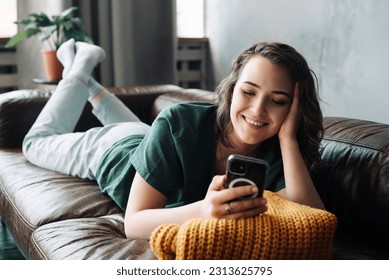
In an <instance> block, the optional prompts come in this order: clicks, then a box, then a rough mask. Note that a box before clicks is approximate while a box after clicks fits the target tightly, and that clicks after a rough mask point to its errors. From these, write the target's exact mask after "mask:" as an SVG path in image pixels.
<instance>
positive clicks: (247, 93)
mask: <svg viewBox="0 0 389 280" xmlns="http://www.w3.org/2000/svg"><path fill="white" fill-rule="evenodd" d="M242 93H243V94H244V95H247V96H254V95H255V93H253V92H251V91H247V90H242Z"/></svg>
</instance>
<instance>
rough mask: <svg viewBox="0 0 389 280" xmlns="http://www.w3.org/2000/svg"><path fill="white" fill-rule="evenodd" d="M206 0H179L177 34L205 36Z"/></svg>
mask: <svg viewBox="0 0 389 280" xmlns="http://www.w3.org/2000/svg"><path fill="white" fill-rule="evenodd" d="M204 33H205V32H204V0H177V36H178V37H180V38H202V37H204V35H205V34H204Z"/></svg>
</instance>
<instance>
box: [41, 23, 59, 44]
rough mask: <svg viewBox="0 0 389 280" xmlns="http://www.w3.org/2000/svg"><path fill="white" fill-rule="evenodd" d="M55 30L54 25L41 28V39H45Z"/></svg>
mask: <svg viewBox="0 0 389 280" xmlns="http://www.w3.org/2000/svg"><path fill="white" fill-rule="evenodd" d="M56 30H57V27H56V26H55V25H51V26H47V27H45V28H42V30H41V35H40V37H41V40H42V41H45V40H47V39H49V38H50V36H51V35H53V33H54V32H55V31H56Z"/></svg>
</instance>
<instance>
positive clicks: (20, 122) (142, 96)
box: [0, 85, 182, 148]
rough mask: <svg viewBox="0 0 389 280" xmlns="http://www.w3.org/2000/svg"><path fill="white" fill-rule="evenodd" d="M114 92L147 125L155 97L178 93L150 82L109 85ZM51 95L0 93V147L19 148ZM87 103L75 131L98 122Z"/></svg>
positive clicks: (27, 91) (168, 86) (44, 93)
mask: <svg viewBox="0 0 389 280" xmlns="http://www.w3.org/2000/svg"><path fill="white" fill-rule="evenodd" d="M108 90H109V91H111V92H112V93H114V94H116V95H117V96H118V97H119V99H121V100H122V101H123V102H124V104H125V105H126V106H128V107H129V108H130V109H131V110H132V111H133V112H134V113H135V114H136V115H137V116H138V117H139V118H140V119H141V120H142V121H144V122H146V123H148V124H150V123H151V121H152V118H151V108H152V105H153V102H154V100H155V99H156V98H157V97H158V96H159V95H162V94H166V93H171V92H179V91H181V90H182V89H181V88H180V87H178V86H175V85H152V86H132V87H112V88H108ZM51 94H52V90H42V89H40V90H30V89H27V90H16V91H12V92H8V93H4V94H0V148H15V147H20V146H21V143H22V141H23V138H24V136H25V135H26V133H27V132H28V130H29V129H30V128H31V126H32V124H33V123H34V121H35V119H36V118H37V117H38V115H39V113H40V111H41V110H42V109H43V107H44V106H45V104H46V103H47V101H48V100H49V98H50V96H51ZM91 111H92V107H91V105H90V104H89V103H87V104H86V106H85V108H84V111H83V113H82V115H81V117H80V121H79V122H78V124H77V126H76V128H75V131H85V130H87V129H89V128H91V127H95V126H101V123H100V122H99V121H98V120H97V119H96V117H95V116H94V115H93V114H92V113H91Z"/></svg>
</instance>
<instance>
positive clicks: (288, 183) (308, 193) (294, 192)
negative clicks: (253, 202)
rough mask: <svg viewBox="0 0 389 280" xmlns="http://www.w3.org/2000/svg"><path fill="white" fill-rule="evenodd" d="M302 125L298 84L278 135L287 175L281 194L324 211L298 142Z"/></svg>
mask: <svg viewBox="0 0 389 280" xmlns="http://www.w3.org/2000/svg"><path fill="white" fill-rule="evenodd" d="M300 123H301V112H300V104H299V88H298V84H297V83H296V86H295V91H294V96H293V101H292V105H291V108H290V111H289V113H288V116H287V117H286V119H285V121H284V123H283V125H282V127H281V129H280V131H279V133H278V138H279V140H280V147H281V153H282V160H283V166H284V175H285V188H284V189H282V190H281V191H280V192H279V193H280V194H281V195H282V196H284V197H285V198H287V199H289V200H291V201H294V202H298V203H301V204H305V205H308V206H311V207H315V208H319V209H324V204H323V202H322V200H321V198H320V196H319V194H318V193H317V191H316V188H315V186H314V184H313V182H312V179H311V176H310V174H309V171H308V168H307V166H306V165H305V162H304V159H303V157H302V154H301V151H300V148H299V143H298V142H297V138H296V135H297V130H298V127H299V125H300Z"/></svg>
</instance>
